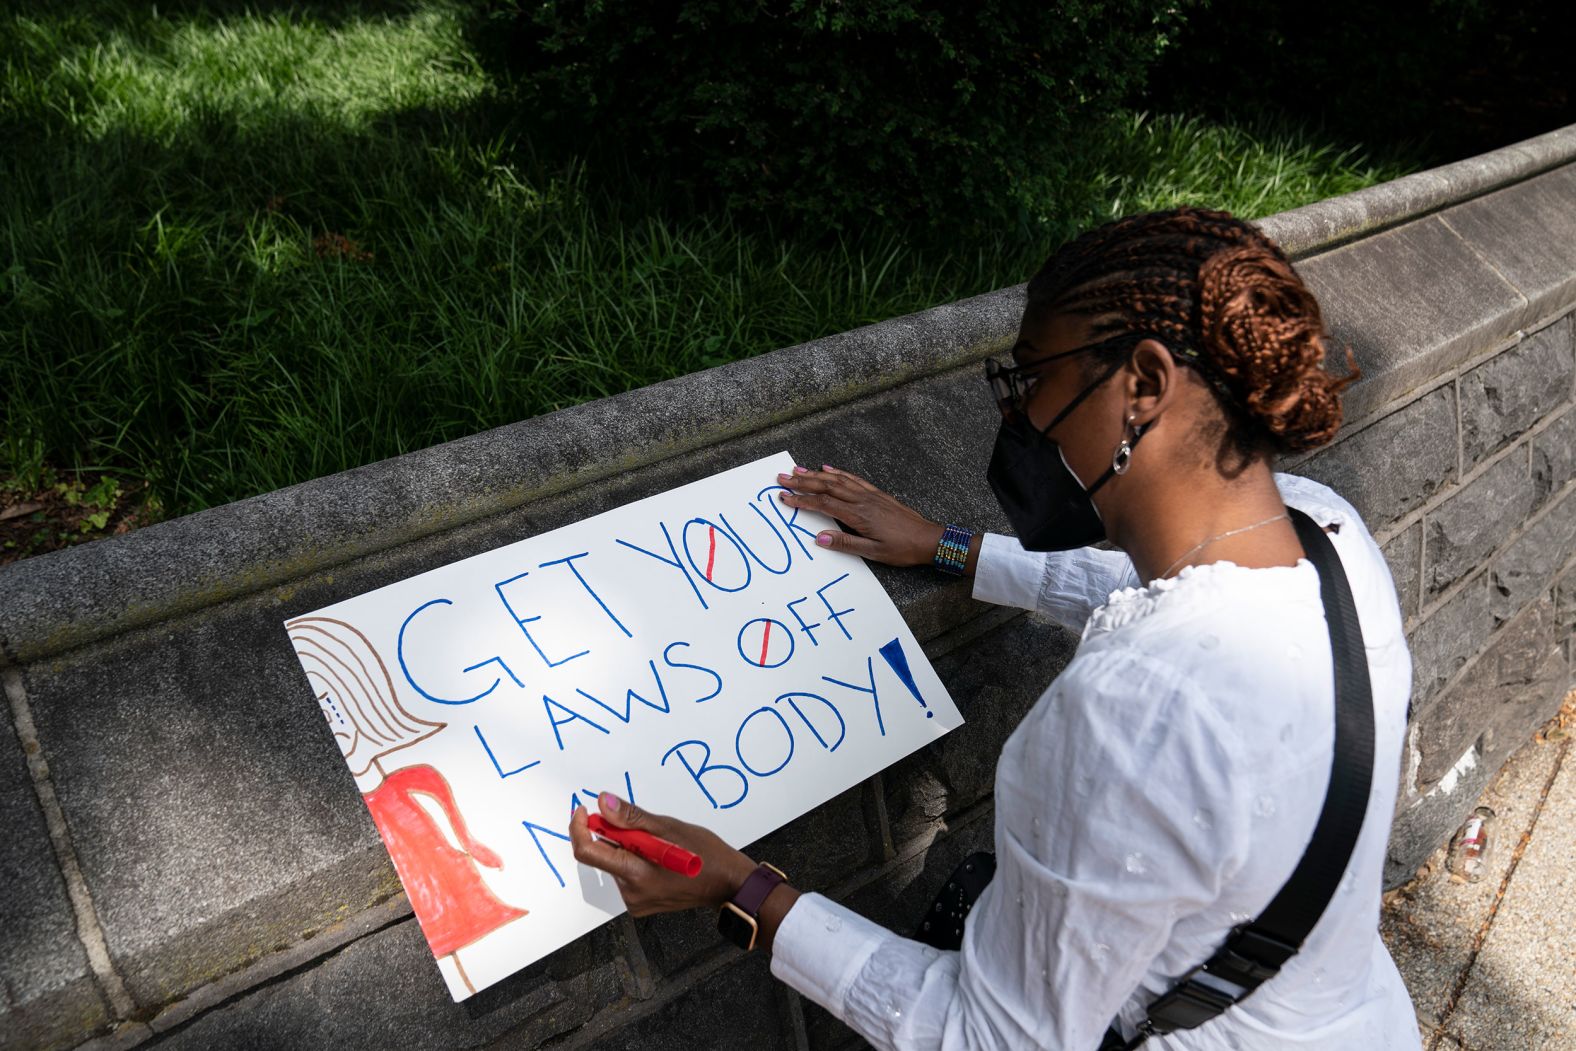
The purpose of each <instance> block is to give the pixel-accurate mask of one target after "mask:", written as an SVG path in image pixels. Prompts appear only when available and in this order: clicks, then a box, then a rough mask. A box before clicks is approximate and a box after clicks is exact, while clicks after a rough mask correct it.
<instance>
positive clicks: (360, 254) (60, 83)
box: [0, 2, 1406, 513]
mask: <svg viewBox="0 0 1576 1051" xmlns="http://www.w3.org/2000/svg"><path fill="white" fill-rule="evenodd" d="M88 9H89V10H92V11H94V12H96V13H95V14H93V15H91V16H85V15H75V16H65V17H55V16H52V15H48V14H35V15H27V16H23V15H14V14H13V15H9V16H0V17H4V22H3V23H0V40H3V42H0V141H3V142H4V144H5V149H4V151H3V154H0V185H4V186H5V193H4V195H3V196H0V252H3V254H0V266H3V267H4V269H3V271H0V402H3V405H4V421H3V433H0V476H6V475H8V476H10V477H12V478H13V479H21V480H23V481H24V482H25V481H27V480H28V479H30V478H33V477H35V476H36V477H39V478H42V477H43V474H44V472H45V471H46V469H48V468H49V467H51V466H53V467H57V468H61V469H67V470H76V471H90V472H91V471H95V470H97V471H102V470H115V471H117V472H119V473H120V474H121V475H122V476H124V477H127V478H130V479H133V480H135V481H136V482H137V483H138V484H141V483H143V482H145V483H147V485H146V492H148V493H150V494H151V495H152V496H153V497H154V498H155V499H156V500H158V501H160V502H162V504H163V505H164V506H165V507H166V508H168V509H169V510H170V511H172V512H174V513H183V512H187V511H192V510H197V509H199V508H202V507H206V506H211V505H214V504H218V503H223V502H226V501H230V500H234V499H238V498H240V497H244V496H248V495H251V494H254V493H258V492H264V491H267V490H270V489H274V488H277V487H280V486H283V485H288V484H291V483H294V482H299V481H303V480H306V479H309V478H313V477H317V476H320V475H323V474H327V473H330V472H333V471H339V470H343V469H346V468H349V467H354V466H357V465H359V464H363V463H368V462H371V461H374V460H378V459H382V458H384V457H388V456H393V455H397V454H399V453H402V452H406V451H409V450H412V449H416V448H421V447H423V446H427V445H430V444H433V443H436V442H441V441H446V440H449V439H453V438H456V437H460V436H462V435H466V434H470V433H474V432H476V431H478V430H482V429H485V428H488V427H494V426H498V425H500V424H504V423H508V422H511V421H514V420H518V419H522V418H524V417H528V416H531V415H535V414H538V413H542V412H548V411H551V410H553V409H557V408H561V407H563V406H566V405H571V404H574V403H576V402H580V401H584V400H587V399H591V398H598V397H602V396H605V395H608V394H613V393H616V392H618V391H622V390H628V389H630V388H633V387H638V386H641V385H644V384H649V383H653V382H655V381H657V380H660V379H663V378H666V377H670V376H674V375H679V374H682V373H685V372H690V371H694V370H696V369H701V368H705V367H708V366H711V365H716V364H720V363H722V362H725V361H729V360H733V359H736V358H741V357H746V356H749V355H752V354H757V353H760V352H763V351H767V350H771V349H774V348H777V347H781V346H785V345H789V344H793V343H798V342H802V341H804V340H807V339H813V338H815V337H817V336H821V335H825V334H827V333H831V332H837V331H841V330H844V329H848V328H851V327H854V326H857V325H862V324H866V323H869V322H872V321H877V320H880V319H882V318H886V317H891V316H894V315H897V314H902V313H907V312H910V311H913V310H918V309H922V308H924V307H927V306H931V305H934V304H936V303H941V302H946V301H948V300H952V299H956V298H959V297H962V296H967V295H971V294H974V293H978V292H983V291H986V290H989V289H992V288H996V287H1000V286H1002V285H1006V284H1012V283H1016V282H1018V281H1022V280H1024V279H1025V278H1026V277H1027V276H1028V274H1029V273H1030V272H1031V271H1032V269H1033V267H1034V266H1035V265H1036V264H1037V263H1038V262H1039V260H1040V259H1041V258H1042V257H1043V255H1044V254H1045V252H1046V251H1047V249H1048V248H1049V247H1050V246H1051V245H1052V243H1053V242H1054V241H1056V240H1057V239H1058V238H1060V237H1065V236H1067V235H1068V234H1070V233H1071V232H1073V231H1074V230H1076V229H1079V228H1082V227H1084V226H1087V225H1089V224H1090V223H1093V222H1096V221H1099V220H1101V219H1104V218H1108V217H1111V216H1115V215H1120V214H1125V213H1130V212H1134V211H1141V210H1146V209H1150V208H1157V207H1164V206H1168V205H1172V204H1176V203H1183V202H1186V203H1196V204H1208V205H1213V206H1217V207H1225V208H1229V209H1231V210H1233V211H1235V212H1237V213H1238V214H1242V215H1246V216H1260V215H1265V214H1269V213H1272V212H1275V211H1279V210H1282V209H1285V208H1289V207H1293V206H1295V205H1298V204H1303V203H1306V202H1308V201H1312V200H1317V199H1320V198H1323V197H1327V196H1330V195H1333V194H1338V193H1344V192H1347V191H1349V190H1352V189H1356V188H1359V187H1361V186H1365V185H1368V184H1370V183H1373V182H1376V181H1380V180H1383V179H1388V178H1393V177H1395V176H1397V175H1400V174H1404V172H1405V170H1406V169H1405V167H1404V166H1403V165H1402V164H1400V163H1397V162H1387V163H1374V162H1371V161H1370V160H1368V159H1366V158H1365V157H1363V156H1360V155H1358V154H1355V153H1352V152H1349V151H1347V152H1343V151H1340V150H1337V149H1335V148H1333V147H1330V146H1328V145H1325V144H1322V143H1320V142H1319V141H1318V140H1317V139H1316V138H1312V137H1310V136H1308V135H1305V134H1301V133H1299V132H1297V131H1295V130H1292V129H1285V128H1274V127H1271V126H1267V125H1264V124H1262V123H1259V124H1252V125H1244V126H1226V125H1219V124H1208V123H1204V122H1202V121H1198V120H1189V119H1184V118H1177V117H1145V116H1139V115H1129V116H1126V117H1124V118H1122V119H1120V120H1118V121H1115V122H1113V123H1112V124H1111V125H1109V126H1108V127H1104V128H1102V129H1099V130H1098V132H1097V133H1093V134H1091V136H1090V139H1091V141H1090V143H1089V145H1088V146H1087V147H1086V148H1085V149H1084V151H1083V152H1082V154H1081V161H1080V163H1081V165H1082V166H1083V170H1082V171H1081V172H1080V173H1078V174H1077V175H1076V176H1075V178H1073V179H1071V180H1070V181H1069V184H1068V186H1067V187H1064V188H1063V192H1062V193H1061V194H1060V195H1059V196H1058V198H1057V199H1055V200H1047V201H1046V207H1045V213H1046V214H1045V217H1044V220H1045V231H1046V232H1045V236H1044V238H1043V239H1042V242H1041V243H1039V244H1035V245H1025V244H1022V243H1017V242H1013V241H1011V240H1009V239H1007V238H1002V239H1000V240H998V241H990V242H982V243H978V244H970V245H967V246H955V247H953V248H952V249H950V250H937V249H934V248H931V249H927V248H923V247H920V244H921V243H922V242H923V240H924V239H923V238H913V237H904V236H902V235H901V233H900V232H897V231H890V230H888V231H875V230H873V231H870V232H869V233H867V234H864V235H861V236H859V237H856V238H851V239H847V240H845V241H843V242H842V243H838V244H834V245H826V244H819V245H816V244H801V243H795V242H794V241H793V240H791V239H786V238H783V237H779V236H776V235H774V234H772V233H771V232H770V231H764V230H760V229H743V228H741V227H739V226H737V225H735V224H734V223H733V222H732V221H730V220H729V219H728V218H727V217H726V216H717V215H711V216H707V215H689V216H686V215H683V214H681V213H675V212H674V211H673V210H672V209H664V208H663V207H662V204H663V202H662V199H661V191H660V190H659V189H657V188H655V187H653V186H651V185H650V184H649V183H648V182H646V181H643V180H641V179H637V178H635V177H633V176H631V175H629V174H628V173H624V174H623V175H622V176H620V175H619V173H616V172H614V173H607V172H591V173H589V174H588V173H587V172H586V171H585V169H584V167H583V163H577V162H574V161H564V160H561V159H560V160H555V161H551V162H550V161H548V160H544V159H543V158H542V157H539V156H538V155H536V154H534V153H533V145H532V143H531V141H530V139H529V136H528V134H527V133H525V132H524V131H523V130H522V129H523V127H524V125H523V124H521V123H520V122H519V120H518V116H519V115H518V114H515V113H513V112H511V111H510V110H509V109H508V107H507V106H505V105H503V104H502V103H501V102H500V101H499V100H498V99H497V98H496V97H495V96H494V93H493V91H492V89H491V87H490V85H489V83H488V81H487V78H486V75H485V74H484V73H483V71H482V69H481V67H480V66H479V64H478V63H477V62H476V61H475V60H474V58H473V57H472V56H471V55H470V53H469V52H468V51H467V45H466V41H465V37H464V34H463V32H462V23H461V16H460V13H459V10H458V9H457V8H453V7H451V6H449V5H447V4H445V3H440V2H426V3H411V4H408V5H406V6H404V7H401V8H399V9H397V10H396V11H395V13H392V14H390V13H388V12H389V10H390V9H389V7H388V6H387V5H385V6H382V7H379V8H376V9H373V8H370V7H368V8H362V7H358V6H356V5H346V4H339V5H317V6H314V7H312V8H310V9H291V10H287V11H283V12H281V11H278V10H270V11H269V12H267V13H258V12H255V11H250V10H248V9H245V8H235V9H231V8H228V7H214V6H212V5H209V6H207V7H191V6H190V5H187V7H186V8H181V7H177V8H175V9H168V8H166V6H165V5H160V7H159V10H174V11H176V12H178V13H174V14H166V15H164V16H163V17H158V16H155V15H153V14H152V13H151V10H152V9H151V8H144V7H142V6H141V5H137V6H133V5H130V4H126V5H121V6H116V5H113V4H108V3H106V4H100V5H95V6H91V7H89V8H88ZM38 10H39V11H48V10H49V9H48V8H47V7H41V8H38ZM105 12H107V13H105ZM179 12H184V13H179ZM592 176H595V178H593V177H592ZM593 186H594V187H597V188H596V189H593V188H592V187H593ZM612 187H617V189H616V190H615V189H613V188H612Z"/></svg>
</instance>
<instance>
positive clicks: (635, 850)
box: [586, 814, 701, 879]
mask: <svg viewBox="0 0 1576 1051" xmlns="http://www.w3.org/2000/svg"><path fill="white" fill-rule="evenodd" d="M586 824H588V825H590V826H591V831H592V832H593V833H595V834H596V835H598V836H601V837H602V838H603V839H605V840H608V841H609V842H611V843H616V844H618V845H619V846H621V847H623V848H624V849H625V850H627V851H629V852H630V853H632V854H634V855H635V856H637V857H642V858H645V859H646V860H647V861H649V862H651V863H652V864H653V865H661V866H662V867H663V868H665V869H667V870H668V871H670V872H677V873H678V874H679V875H681V876H689V877H690V878H691V879H693V878H694V877H696V876H699V875H700V866H701V860H700V855H698V854H691V853H690V852H689V851H687V850H685V849H684V848H683V847H681V846H679V845H678V844H677V843H669V842H668V841H667V840H665V839H662V838H660V837H658V836H653V835H652V834H651V833H650V832H642V831H640V830H639V829H638V828H614V827H613V826H612V825H609V824H608V823H607V822H606V821H603V820H602V815H601V814H587V815H586Z"/></svg>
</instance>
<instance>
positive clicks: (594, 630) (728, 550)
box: [286, 453, 963, 1000]
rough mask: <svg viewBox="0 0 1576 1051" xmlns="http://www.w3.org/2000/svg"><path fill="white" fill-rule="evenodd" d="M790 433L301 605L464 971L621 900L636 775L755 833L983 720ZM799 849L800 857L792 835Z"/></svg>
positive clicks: (458, 970)
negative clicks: (829, 501) (586, 821)
mask: <svg viewBox="0 0 1576 1051" xmlns="http://www.w3.org/2000/svg"><path fill="white" fill-rule="evenodd" d="M792 464H793V460H792V459H791V458H790V457H789V456H788V454H787V453H779V454H777V455H776V456H772V457H767V458H766V459H762V460H758V461H756V462H754V463H751V464H746V465H744V466H741V467H737V468H734V469H732V470H729V471H724V472H722V473H721V474H717V475H714V476H712V477H710V478H705V479H702V480H700V481H697V482H694V483H692V484H689V485H685V486H682V487H680V488H677V489H673V490H670V491H668V492H665V493H661V494H659V495H657V496H653V497H650V498H648V499H645V500H640V501H637V502H635V503H632V504H627V505H625V506H623V507H620V508H617V509H615V510H612V511H608V512H606V513H605V514H600V515H597V516H596V517H594V518H588V519H586V520H585V521H582V522H578V523H576V524H574V525H570V526H565V527H564V528H562V529H556V530H553V531H552V532H549V533H544V534H542V535H540V536H534V537H530V538H529V539H526V540H521V541H519V542H518V543H513V544H509V545H506V546H504V547H500V548H497V549H495V550H492V551H488V552H485V553H483V554H480V555H476V556H474V557H471V558H467V559H464V560H462V561H459V562H455V563H453V564H451V565H447V566H444V567H442V568H440V569H435V570H432V571H430V572H427V573H423V574H421V575H419V576H415V577H411V578H409V579H407V580H402V581H399V582H397V583H394V584H390V585H388V586H387V587H383V588H379V589H377V590H376V591H371V592H368V593H367V594H364V595H359V596H357V597H355V598H352V599H347V600H346V601H344V602H339V603H336V604H334V605H332V606H329V607H327V608H325V609H321V610H317V611H316V612H313V613H308V614H305V615H303V616H300V617H295V618H292V619H291V620H289V621H288V622H286V628H287V630H288V632H289V635H290V639H291V643H292V644H293V645H294V647H295V650H296V654H297V656H299V658H300V660H301V666H302V668H303V669H305V672H306V678H307V681H308V682H309V683H310V684H311V688H312V691H313V693H314V695H315V696H316V698H317V701H318V705H319V706H320V708H321V710H322V714H323V717H324V718H325V719H326V720H327V722H328V727H329V729H330V731H331V732H332V734H333V737H334V739H335V741H336V742H337V743H338V745H339V748H340V751H341V753H342V754H343V755H344V757H345V760H346V762H347V763H348V764H349V765H350V769H351V773H352V774H354V775H355V778H356V784H357V787H358V789H359V790H360V791H361V793H362V796H363V798H364V799H365V801H366V804H367V807H368V809H369V810H370V811H371V813H372V818H373V821H374V823H375V824H376V825H377V828H378V831H379V833H380V834H381V835H382V837H383V840H384V843H385V845H386V846H387V847H388V850H389V854H390V855H391V856H392V858H393V861H394V866H395V869H396V870H397V871H398V873H399V876H400V879H401V881H402V882H403V883H404V885H405V890H406V893H407V894H408V896H409V897H410V901H411V906H412V908H413V910H414V912H415V914H416V918H417V919H418V920H419V921H420V923H421V927H422V931H423V933H424V934H425V935H426V937H427V941H428V944H429V945H430V946H431V948H432V952H433V955H434V956H435V957H437V958H438V966H439V970H440V971H441V972H442V974H443V976H444V979H445V981H446V983H447V985H448V988H449V992H450V994H451V995H452V996H453V997H454V998H455V999H456V1000H461V999H464V998H465V997H467V996H469V995H471V994H472V993H474V992H476V991H477V990H479V989H482V988H485V987H486V986H488V985H491V984H493V983H494V982H496V981H498V980H500V979H502V978H504V977H506V976H508V975H509V974H512V973H513V972H515V971H517V970H519V969H520V968H521V967H524V966H525V965H527V964H529V963H531V962H532V961H534V960H537V959H540V958H541V957H543V956H545V955H547V954H548V953H550V952H552V951H553V950H554V949H556V948H558V947H559V946H561V945H564V944H566V943H568V942H569V941H571V940H573V939H574V938H576V937H578V936H580V935H582V934H584V933H586V932H587V931H589V930H591V929H593V928H594V927H596V926H597V925H599V924H601V923H604V922H606V921H607V920H608V919H609V918H611V917H613V916H616V915H618V914H619V913H621V912H622V911H623V904H622V902H621V900H620V898H619V895H618V890H617V888H616V887H615V886H614V884H613V882H612V880H611V879H610V878H609V877H606V876H604V875H603V874H601V873H599V872H597V871H595V870H593V869H589V868H586V867H584V866H581V865H579V864H577V863H576V862H575V860H574V858H573V856H572V853H571V850H570V845H569V836H568V826H569V815H570V813H571V811H572V810H573V808H574V806H575V805H576V804H585V805H586V806H588V807H591V808H592V809H593V810H594V809H595V806H596V795H597V793H598V792H599V791H603V790H608V791H614V792H616V793H618V794H620V795H622V796H624V797H625V798H628V799H632V800H634V801H635V802H636V803H638V804H640V805H641V806H642V807H645V808H647V809H649V810H652V811H655V812H658V813H669V814H674V815H676V816H678V817H681V818H684V819H685V820H688V821H693V822H696V823H699V824H704V825H706V826H708V827H709V828H712V829H713V830H715V831H716V832H717V833H718V834H719V835H720V836H722V838H723V839H725V840H727V841H728V842H729V843H731V844H733V845H735V846H742V845H744V844H746V843H749V842H751V841H752V840H755V839H758V838H759V837H761V836H762V835H765V834H766V833H768V832H770V831H772V830H774V829H776V828H778V827H780V826H782V825H783V824H785V823H786V822H788V821H790V820H792V819H793V818H795V817H797V816H799V815H800V814H803V813H804V812H806V811H808V810H810V809H812V808H814V807H815V806H817V805H818V804H820V803H823V802H825V801H826V800H828V799H830V798H832V797H833V796H835V795H837V794H838V793H840V792H843V791H845V790H847V789H848V788H850V787H852V786H853V785H855V784H858V783H859V781H861V780H862V779H864V778H866V777H868V776H870V775H871V774H872V773H874V772H876V771H878V770H880V769H882V768H883V767H885V766H887V765H889V764H890V763H892V762H894V761H895V760H897V759H899V758H900V757H902V756H904V755H907V754H908V753H909V752H912V751H913V750H914V749H916V748H918V747H920V746H921V745H923V744H926V743H927V742H930V741H933V740H935V739H936V738H938V737H940V736H941V735H942V734H944V733H946V732H947V731H948V730H951V729H953V728H954V727H956V726H959V725H960V724H961V723H962V721H963V720H962V716H961V715H959V714H958V710H957V708H956V707H955V706H954V705H953V703H952V700H951V698H949V697H948V696H947V693H946V690H945V689H944V688H943V687H942V685H941V682H940V680H939V679H937V677H936V674H935V672H934V671H933V670H932V669H931V667H930V663H929V662H928V661H927V660H926V659H925V656H924V654H923V653H922V652H921V651H920V648H919V646H918V644H916V643H915V641H914V637H913V635H912V634H911V633H910V632H909V630H908V627H907V625H905V624H904V622H903V618H902V616H901V615H900V614H899V613H898V611H897V608H896V607H895V606H893V604H892V601H891V599H890V598H888V596H887V595H886V593H885V591H883V590H882V588H881V585H880V584H879V583H878V582H877V581H876V579H875V577H874V576H873V575H872V574H871V572H870V570H869V567H867V566H866V565H865V563H864V562H863V560H861V559H859V558H857V557H854V556H852V555H846V554H838V553H836V552H832V551H828V550H826V549H825V548H822V547H818V546H817V545H816V543H815V534H816V533H817V532H818V531H820V530H823V529H828V528H835V527H836V526H835V523H833V522H831V521H830V520H829V519H827V518H825V517H824V516H821V515H817V514H812V513H810V512H807V511H803V510H796V509H794V508H790V507H787V506H785V505H784V504H782V503H781V502H780V501H779V500H778V498H777V497H778V494H779V493H780V492H782V489H781V487H780V486H778V485H777V483H776V476H777V473H778V472H780V471H787V470H791V469H792ZM777 860H779V861H781V862H782V863H784V864H785V865H787V866H789V867H790V868H791V864H792V859H777Z"/></svg>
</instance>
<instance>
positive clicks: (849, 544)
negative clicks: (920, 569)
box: [777, 467, 942, 566]
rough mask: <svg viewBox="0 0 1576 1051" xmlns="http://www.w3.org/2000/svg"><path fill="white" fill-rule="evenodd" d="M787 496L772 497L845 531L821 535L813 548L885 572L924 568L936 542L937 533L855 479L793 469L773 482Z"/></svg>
mask: <svg viewBox="0 0 1576 1051" xmlns="http://www.w3.org/2000/svg"><path fill="white" fill-rule="evenodd" d="M777 481H778V483H779V484H781V485H783V486H784V487H786V488H787V489H789V490H791V491H790V492H783V493H778V494H777V496H778V498H779V499H781V500H782V502H783V503H784V504H787V505H788V506H789V507H802V508H804V509H805V510H806V511H819V512H821V513H822V514H825V515H830V516H831V517H833V518H835V519H837V520H838V521H839V522H841V523H842V524H843V525H844V526H845V527H846V528H847V529H848V530H849V531H848V532H839V531H838V530H835V529H828V530H823V531H822V532H820V533H818V534H816V538H815V542H816V543H817V544H820V545H821V546H822V547H826V548H830V549H831V550H833V551H846V552H848V553H849V554H853V555H859V556H861V557H863V558H868V559H872V560H874V561H876V562H884V563H886V564H887V565H889V566H924V565H929V564H930V562H931V560H932V559H933V558H934V557H935V554H936V545H937V544H939V543H940V542H941V534H942V527H941V525H940V524H939V523H936V522H932V521H931V520H930V519H928V518H926V517H925V516H924V515H922V514H920V513H919V512H918V511H915V510H914V509H913V508H911V507H909V506H907V505H906V504H903V503H900V502H899V501H897V500H895V499H893V498H892V497H890V496H888V495H887V494H886V493H884V492H882V491H881V490H880V489H877V488H876V487H875V486H873V485H871V484H870V483H869V482H867V481H865V480H864V479H863V478H861V477H859V476H858V475H857V474H850V473H849V472H847V471H839V470H837V469H836V468H833V467H822V468H821V470H819V471H813V470H810V469H809V468H806V467H795V468H794V469H793V473H792V474H780V475H778V476H777Z"/></svg>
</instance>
